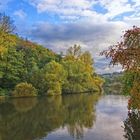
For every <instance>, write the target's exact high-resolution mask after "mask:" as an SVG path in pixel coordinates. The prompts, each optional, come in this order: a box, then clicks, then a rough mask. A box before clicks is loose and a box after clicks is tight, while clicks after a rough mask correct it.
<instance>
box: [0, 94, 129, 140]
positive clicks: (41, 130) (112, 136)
mask: <svg viewBox="0 0 140 140" xmlns="http://www.w3.org/2000/svg"><path fill="white" fill-rule="evenodd" d="M127 101H128V98H127V97H124V96H122V95H104V96H99V95H96V94H92V95H91V94H78V95H67V96H55V97H45V98H40V99H38V98H26V99H10V100H8V101H1V102H0V140H76V139H78V140H124V139H125V137H124V135H126V130H125V131H124V121H125V120H126V119H127V118H128V110H127Z"/></svg>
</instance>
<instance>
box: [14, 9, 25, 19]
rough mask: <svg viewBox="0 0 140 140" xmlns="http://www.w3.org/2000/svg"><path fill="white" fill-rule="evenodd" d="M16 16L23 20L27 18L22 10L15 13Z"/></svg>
mask: <svg viewBox="0 0 140 140" xmlns="http://www.w3.org/2000/svg"><path fill="white" fill-rule="evenodd" d="M14 15H15V16H18V17H19V18H21V19H25V18H26V16H27V14H26V13H25V12H24V11H23V10H22V9H20V10H17V11H15V12H14Z"/></svg>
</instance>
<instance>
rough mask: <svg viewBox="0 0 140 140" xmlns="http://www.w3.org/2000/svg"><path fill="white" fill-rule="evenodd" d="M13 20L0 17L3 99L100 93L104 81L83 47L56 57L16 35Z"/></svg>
mask: <svg viewBox="0 0 140 140" xmlns="http://www.w3.org/2000/svg"><path fill="white" fill-rule="evenodd" d="M14 28H15V26H14V25H13V22H12V21H11V19H10V17H8V16H6V15H5V14H0V98H1V97H31V96H33V97H34V96H42V95H60V94H63V93H65V94H66V93H67V94H70V93H77V91H79V93H82V92H85V91H90V92H95V91H96V92H100V91H101V87H102V84H103V79H102V78H101V77H99V76H98V75H97V74H96V73H95V70H94V67H93V64H94V61H93V59H92V57H91V54H90V53H89V52H88V51H85V52H83V51H82V50H81V47H80V45H74V46H73V47H70V48H69V49H68V50H67V51H66V54H65V55H63V54H56V53H55V52H53V51H52V50H50V49H48V48H45V47H43V46H41V45H38V44H37V43H34V42H31V41H29V40H27V39H23V38H21V37H19V36H18V35H16V34H14V32H13V31H14Z"/></svg>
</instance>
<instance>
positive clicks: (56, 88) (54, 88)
mask: <svg viewBox="0 0 140 140" xmlns="http://www.w3.org/2000/svg"><path fill="white" fill-rule="evenodd" d="M61 91H62V89H61V84H60V83H59V82H54V83H53V82H52V83H51V85H49V89H48V91H47V95H60V94H61V93H62V92H61Z"/></svg>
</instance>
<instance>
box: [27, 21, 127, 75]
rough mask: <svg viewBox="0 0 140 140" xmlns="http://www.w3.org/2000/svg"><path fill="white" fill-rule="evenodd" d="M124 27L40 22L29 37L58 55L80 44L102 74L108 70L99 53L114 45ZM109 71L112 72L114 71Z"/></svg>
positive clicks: (83, 23)
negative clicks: (90, 54)
mask: <svg viewBox="0 0 140 140" xmlns="http://www.w3.org/2000/svg"><path fill="white" fill-rule="evenodd" d="M125 27H126V24H125V23H122V22H115V23H114V22H106V23H104V24H102V23H100V24H97V23H94V22H89V21H81V22H76V23H63V24H55V25H54V24H50V23H46V22H42V23H38V24H36V25H34V27H33V29H32V30H31V31H30V33H29V35H30V37H32V39H33V40H35V41H40V43H41V44H44V45H45V46H46V47H49V48H50V49H53V50H55V51H56V52H58V53H59V52H60V51H65V50H66V49H67V48H68V47H70V46H72V45H73V44H80V45H81V46H82V49H83V50H88V51H90V53H92V55H93V57H94V59H95V65H96V68H97V71H98V72H100V73H101V71H100V70H99V69H100V68H101V70H103V69H104V72H109V69H108V68H106V66H107V63H108V61H106V60H105V59H104V58H102V57H101V56H99V54H100V52H101V51H102V50H104V49H107V48H108V46H110V45H112V44H114V43H116V42H117V41H118V40H119V39H120V34H121V32H122V30H123V29H125ZM103 63H104V65H103ZM98 67H99V68H98ZM111 70H112V71H114V69H111Z"/></svg>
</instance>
